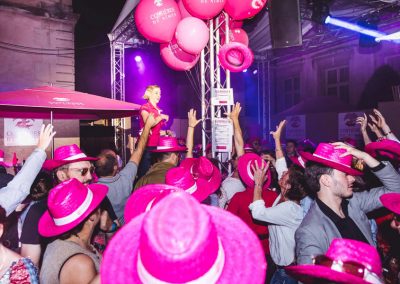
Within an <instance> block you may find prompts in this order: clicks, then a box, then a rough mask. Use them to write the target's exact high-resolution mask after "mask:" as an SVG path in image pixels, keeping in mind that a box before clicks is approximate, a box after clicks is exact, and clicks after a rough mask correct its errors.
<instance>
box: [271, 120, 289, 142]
mask: <svg viewBox="0 0 400 284" xmlns="http://www.w3.org/2000/svg"><path fill="white" fill-rule="evenodd" d="M285 125H286V120H282V121H281V122H280V123H279V125H277V126H276V130H275V131H271V132H270V134H271V135H272V137H274V139H280V138H281V134H282V130H283V128H284V127H285Z"/></svg>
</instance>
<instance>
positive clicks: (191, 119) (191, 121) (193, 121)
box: [186, 109, 201, 158]
mask: <svg viewBox="0 0 400 284" xmlns="http://www.w3.org/2000/svg"><path fill="white" fill-rule="evenodd" d="M200 121H201V119H197V118H196V111H195V110H194V109H190V110H189V112H188V129H187V134H186V147H187V153H186V158H193V144H194V143H193V140H194V138H193V137H194V128H195V127H196V125H197V124H199V122H200Z"/></svg>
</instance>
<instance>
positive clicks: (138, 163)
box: [0, 85, 400, 284]
mask: <svg viewBox="0 0 400 284" xmlns="http://www.w3.org/2000/svg"><path fill="white" fill-rule="evenodd" d="M143 98H144V99H146V100H147V103H146V104H144V105H143V106H142V108H141V109H140V113H141V124H140V127H141V131H140V137H139V138H138V141H137V143H136V144H135V145H134V144H133V143H130V145H129V146H130V150H131V156H130V158H129V161H128V162H127V163H126V165H124V166H123V165H121V163H119V157H118V155H117V153H116V152H115V151H113V150H111V149H103V150H102V151H101V153H99V154H98V156H97V157H88V156H87V155H86V154H85V153H84V151H82V149H80V148H79V147H78V146H77V145H75V144H73V145H63V146H60V147H58V148H57V149H55V151H54V156H53V158H51V159H50V158H47V156H46V152H45V151H46V149H47V148H48V147H49V145H50V144H51V141H52V139H53V137H54V135H56V132H55V131H54V130H53V127H52V126H51V125H47V126H46V127H45V126H43V127H42V129H41V131H40V137H39V141H38V145H37V148H36V149H35V150H34V151H33V152H32V154H31V155H30V156H29V158H28V159H27V160H26V162H25V164H24V165H23V167H22V168H21V169H20V170H19V171H18V172H17V173H15V175H14V176H10V175H9V174H6V173H5V171H3V172H2V173H0V174H1V175H7V176H6V177H5V178H7V182H5V183H4V184H3V185H2V188H1V189H0V238H1V242H0V283H1V284H3V283H207V284H208V283H256V284H257V283H273V284H277V283H300V282H301V283H390V284H392V283H393V284H394V283H399V281H400V263H399V261H400V174H399V166H400V163H399V162H400V141H399V140H398V139H397V137H396V136H395V134H394V133H392V131H391V129H390V127H389V125H388V124H387V123H386V120H385V118H384V117H383V115H382V114H381V113H380V112H379V111H378V110H374V111H373V113H371V114H370V115H368V116H367V115H364V116H363V117H359V118H357V122H358V123H359V125H360V131H361V133H362V136H363V139H364V145H363V146H362V147H360V146H359V145H350V144H349V142H351V141H350V140H348V139H347V140H346V139H344V140H343V141H342V142H340V141H339V142H338V141H327V142H321V143H319V144H314V143H312V142H311V141H310V140H305V141H301V142H299V143H298V141H295V140H289V139H287V140H286V143H283V141H282V133H283V131H284V128H285V124H286V121H281V122H280V123H279V125H277V127H276V129H275V130H274V131H271V133H270V134H271V135H272V138H273V140H274V147H268V148H264V147H263V145H262V143H261V141H260V139H256V138H251V139H249V140H248V141H247V143H245V142H244V138H243V134H242V130H241V127H240V123H239V116H240V112H241V106H240V104H239V103H236V104H235V105H234V106H233V107H232V110H231V111H230V112H229V113H227V117H228V118H229V119H230V120H231V121H232V125H233V129H234V135H233V144H234V152H233V153H232V157H233V158H232V160H231V161H230V162H231V169H232V171H231V173H227V172H225V171H224V170H223V169H222V167H221V164H220V163H219V162H218V161H217V160H216V159H214V158H212V157H210V156H209V155H204V156H203V155H201V153H202V151H200V152H199V151H196V149H195V148H196V147H194V130H195V128H196V127H197V125H198V124H199V122H200V121H201V120H200V119H198V118H197V115H196V111H195V110H193V109H191V110H190V111H189V112H188V129H187V137H186V143H185V144H184V145H183V144H182V143H180V141H179V140H178V139H177V138H176V137H174V136H173V135H172V133H171V131H165V130H162V128H163V125H164V124H165V122H166V121H168V119H169V116H168V115H165V114H162V111H161V109H160V108H159V107H158V106H157V104H158V102H159V101H160V98H161V90H160V88H159V87H158V86H156V85H152V86H149V87H148V88H147V89H146V92H145V94H144V96H143ZM368 128H369V129H370V130H371V131H372V133H374V135H376V136H377V137H376V139H374V138H375V137H374V138H373V139H371V138H370V136H369V132H368ZM373 140H376V141H374V142H373ZM353 144H354V143H353ZM204 152H206V151H204ZM0 166H1V167H2V168H3V169H5V168H9V167H11V165H10V164H9V163H5V162H3V161H1V164H0Z"/></svg>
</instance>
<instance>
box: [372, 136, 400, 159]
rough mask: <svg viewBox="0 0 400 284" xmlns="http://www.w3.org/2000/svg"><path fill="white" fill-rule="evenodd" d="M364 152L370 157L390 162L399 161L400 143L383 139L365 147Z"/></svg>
mask: <svg viewBox="0 0 400 284" xmlns="http://www.w3.org/2000/svg"><path fill="white" fill-rule="evenodd" d="M365 152H367V153H368V154H370V155H371V156H372V157H374V158H376V157H379V156H381V157H387V158H389V159H391V160H400V143H399V142H397V141H393V140H389V139H383V140H381V141H378V142H371V143H368V144H367V145H365Z"/></svg>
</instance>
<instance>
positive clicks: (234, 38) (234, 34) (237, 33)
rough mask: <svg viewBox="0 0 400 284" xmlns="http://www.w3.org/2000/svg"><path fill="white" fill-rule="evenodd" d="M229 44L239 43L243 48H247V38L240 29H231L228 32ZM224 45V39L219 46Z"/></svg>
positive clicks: (244, 32)
mask: <svg viewBox="0 0 400 284" xmlns="http://www.w3.org/2000/svg"><path fill="white" fill-rule="evenodd" d="M229 42H240V43H243V44H244V45H245V46H249V36H248V35H247V33H246V31H245V30H244V29H241V28H236V29H231V30H230V31H229ZM224 44H225V37H223V38H222V39H221V45H224Z"/></svg>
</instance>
